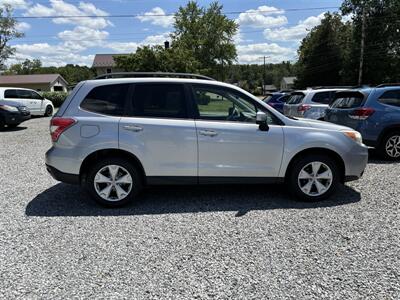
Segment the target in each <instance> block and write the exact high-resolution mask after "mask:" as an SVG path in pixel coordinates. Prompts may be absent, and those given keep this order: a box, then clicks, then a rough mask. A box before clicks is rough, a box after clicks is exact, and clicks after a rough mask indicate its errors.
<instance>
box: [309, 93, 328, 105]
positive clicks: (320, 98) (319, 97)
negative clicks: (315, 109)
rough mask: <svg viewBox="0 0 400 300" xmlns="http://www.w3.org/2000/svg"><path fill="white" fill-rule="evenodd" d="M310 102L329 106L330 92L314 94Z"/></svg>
mask: <svg viewBox="0 0 400 300" xmlns="http://www.w3.org/2000/svg"><path fill="white" fill-rule="evenodd" d="M311 101H312V102H315V103H321V104H329V103H330V102H331V92H319V93H315V95H314V96H313V97H312V99H311Z"/></svg>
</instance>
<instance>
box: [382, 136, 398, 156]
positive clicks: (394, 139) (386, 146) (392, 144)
mask: <svg viewBox="0 0 400 300" xmlns="http://www.w3.org/2000/svg"><path fill="white" fill-rule="evenodd" d="M378 152H379V154H380V155H381V156H382V157H383V158H384V159H387V160H400V131H394V132H391V133H388V134H387V135H385V136H384V137H383V139H382V141H381V143H380V144H379V146H378Z"/></svg>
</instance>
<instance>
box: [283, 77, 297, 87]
mask: <svg viewBox="0 0 400 300" xmlns="http://www.w3.org/2000/svg"><path fill="white" fill-rule="evenodd" d="M296 79H297V78H296V77H294V76H293V77H283V78H282V80H281V90H291V89H293V86H294V82H295V81H296Z"/></svg>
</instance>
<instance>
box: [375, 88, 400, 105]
mask: <svg viewBox="0 0 400 300" xmlns="http://www.w3.org/2000/svg"><path fill="white" fill-rule="evenodd" d="M378 101H379V102H381V103H383V104H386V105H391V106H397V107H400V90H392V91H387V92H385V93H383V95H382V96H380V97H379V100H378Z"/></svg>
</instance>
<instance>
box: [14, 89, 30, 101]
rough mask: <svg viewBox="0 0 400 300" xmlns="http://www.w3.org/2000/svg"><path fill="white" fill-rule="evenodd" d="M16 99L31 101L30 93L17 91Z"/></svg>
mask: <svg viewBox="0 0 400 300" xmlns="http://www.w3.org/2000/svg"><path fill="white" fill-rule="evenodd" d="M17 94H18V98H21V99H32V93H31V91H29V90H17Z"/></svg>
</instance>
